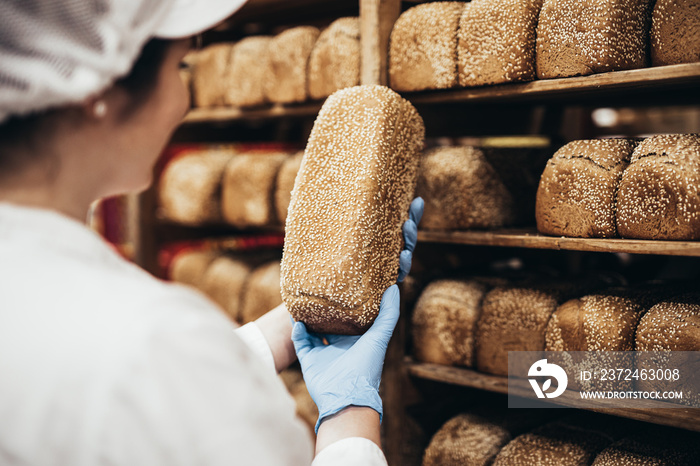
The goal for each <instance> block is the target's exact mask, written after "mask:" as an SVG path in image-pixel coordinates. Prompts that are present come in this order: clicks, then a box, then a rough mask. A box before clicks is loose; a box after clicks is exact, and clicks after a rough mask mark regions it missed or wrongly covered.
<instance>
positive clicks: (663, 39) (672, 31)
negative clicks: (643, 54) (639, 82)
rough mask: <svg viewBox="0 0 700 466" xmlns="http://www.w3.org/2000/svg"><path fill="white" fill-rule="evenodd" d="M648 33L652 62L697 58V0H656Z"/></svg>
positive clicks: (699, 37) (699, 19) (699, 41)
mask: <svg viewBox="0 0 700 466" xmlns="http://www.w3.org/2000/svg"><path fill="white" fill-rule="evenodd" d="M650 34H651V37H650V41H651V63H652V65H654V66H661V65H675V64H678V63H694V62H697V61H700V2H698V1H697V0H656V3H655V4H654V11H653V13H652V17H651V33H650Z"/></svg>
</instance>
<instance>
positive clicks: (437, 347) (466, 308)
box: [411, 279, 488, 367]
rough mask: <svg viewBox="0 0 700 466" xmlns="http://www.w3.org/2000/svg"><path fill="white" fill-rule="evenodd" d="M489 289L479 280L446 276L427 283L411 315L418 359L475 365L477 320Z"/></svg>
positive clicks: (415, 352) (447, 363)
mask: <svg viewBox="0 0 700 466" xmlns="http://www.w3.org/2000/svg"><path fill="white" fill-rule="evenodd" d="M487 290H488V287H487V286H486V284H484V283H481V282H479V281H477V280H450V279H445V280H437V281H435V282H432V283H431V284H430V285H428V286H427V287H426V288H425V290H423V293H421V296H420V298H418V302H417V303H416V306H415V308H414V309H413V315H412V316H411V330H412V333H413V347H414V355H415V358H416V359H417V360H419V361H423V362H430V363H434V364H444V365H460V366H466V367H471V366H473V365H474V340H475V333H476V322H477V320H478V319H479V314H481V300H482V299H483V297H484V295H485V294H486V291H487Z"/></svg>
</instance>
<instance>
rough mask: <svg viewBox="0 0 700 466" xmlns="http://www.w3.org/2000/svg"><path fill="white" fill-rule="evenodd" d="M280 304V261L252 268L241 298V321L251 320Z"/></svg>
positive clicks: (245, 322) (244, 322)
mask: <svg viewBox="0 0 700 466" xmlns="http://www.w3.org/2000/svg"><path fill="white" fill-rule="evenodd" d="M280 304H282V295H281V292H280V263H279V261H273V262H268V263H267V264H263V265H261V266H260V267H257V268H256V269H255V270H253V271H252V272H251V274H250V276H249V277H248V280H247V281H246V283H245V287H244V290H243V298H242V300H241V323H243V324H247V323H248V322H252V321H254V320H255V319H257V318H258V317H261V316H262V315H263V314H265V313H267V312H268V311H271V310H272V309H274V308H276V307H277V306H279V305H280Z"/></svg>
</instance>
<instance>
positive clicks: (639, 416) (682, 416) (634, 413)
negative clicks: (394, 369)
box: [404, 357, 700, 432]
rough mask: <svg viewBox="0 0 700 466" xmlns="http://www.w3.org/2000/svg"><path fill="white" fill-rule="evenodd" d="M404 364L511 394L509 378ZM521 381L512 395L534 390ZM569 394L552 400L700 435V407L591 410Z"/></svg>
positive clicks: (427, 374)
mask: <svg viewBox="0 0 700 466" xmlns="http://www.w3.org/2000/svg"><path fill="white" fill-rule="evenodd" d="M404 364H405V365H406V368H407V371H408V373H409V375H411V376H413V377H418V378H421V379H427V380H432V381H435V382H442V383H447V384H452V385H460V386H463V387H469V388H474V389H477V390H484V391H489V392H494V393H501V394H506V395H507V394H508V378H507V377H503V376H498V375H491V374H484V373H481V372H477V371H475V370H472V369H466V368H460V367H451V366H441V365H439V364H430V363H421V362H415V361H414V360H413V359H412V358H410V357H406V358H405V360H404ZM522 382H523V384H522V385H520V384H519V385H518V386H516V387H512V388H511V393H512V394H515V395H517V394H518V393H525V392H527V394H528V395H530V394H531V389H530V388H529V385H528V384H527V383H526V382H527V381H525V380H523V381H522ZM572 393H575V392H572ZM566 395H567V394H565V395H563V396H561V397H560V398H558V399H557V400H561V401H554V400H549V401H550V402H553V403H556V404H559V405H561V406H562V407H570V408H576V409H583V410H586V411H594V412H598V413H602V414H609V415H612V416H618V417H624V418H627V419H633V420H637V421H643V422H649V423H652V424H659V425H665V426H670V427H678V428H681V429H686V430H693V431H697V432H700V409H698V408H685V407H682V406H681V407H679V406H677V405H673V406H671V405H670V403H669V407H668V408H649V409H639V408H606V407H590V406H588V405H589V404H590V401H586V402H585V405H584V404H583V402H582V401H581V400H580V399H578V402H577V401H576V400H577V398H576V397H575V396H574V395H573V394H569V395H570V396H568V397H567V396H566Z"/></svg>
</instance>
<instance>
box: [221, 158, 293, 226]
mask: <svg viewBox="0 0 700 466" xmlns="http://www.w3.org/2000/svg"><path fill="white" fill-rule="evenodd" d="M288 157H289V156H288V155H287V154H285V153H281V152H273V153H259V154H258V153H250V154H242V155H239V156H236V157H234V158H233V159H232V160H231V162H229V164H228V165H227V166H226V171H225V172H224V178H223V186H222V189H221V210H222V213H223V217H224V220H226V222H228V223H230V224H231V225H234V226H237V227H239V228H244V227H262V226H267V225H272V224H275V223H276V222H277V218H276V213H275V208H274V204H273V197H274V192H275V182H276V179H277V172H278V171H279V169H280V167H281V166H282V163H284V161H285V160H287V158H288Z"/></svg>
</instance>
